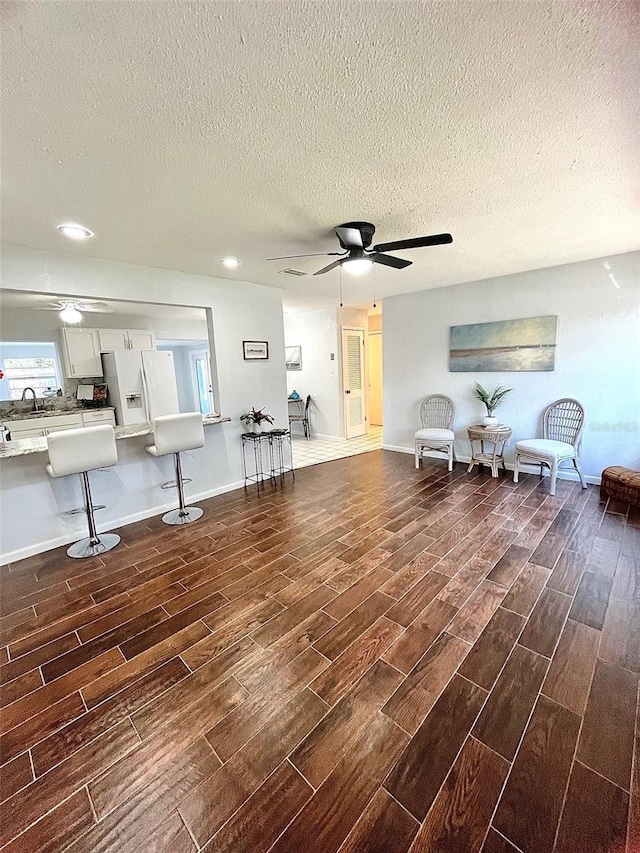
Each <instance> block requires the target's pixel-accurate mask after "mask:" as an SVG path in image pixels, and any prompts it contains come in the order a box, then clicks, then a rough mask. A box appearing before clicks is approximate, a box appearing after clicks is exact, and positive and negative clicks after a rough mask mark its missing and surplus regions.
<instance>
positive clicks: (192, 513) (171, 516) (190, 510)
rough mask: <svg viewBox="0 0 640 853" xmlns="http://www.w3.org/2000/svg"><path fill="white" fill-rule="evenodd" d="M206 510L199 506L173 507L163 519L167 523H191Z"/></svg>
mask: <svg viewBox="0 0 640 853" xmlns="http://www.w3.org/2000/svg"><path fill="white" fill-rule="evenodd" d="M203 514H204V510H202V509H200V507H198V506H186V507H185V508H184V509H172V510H169V512H165V514H164V515H163V516H162V520H163V522H164V523H165V524H190V523H191V522H192V521H197V520H198V519H199V518H202V516H203Z"/></svg>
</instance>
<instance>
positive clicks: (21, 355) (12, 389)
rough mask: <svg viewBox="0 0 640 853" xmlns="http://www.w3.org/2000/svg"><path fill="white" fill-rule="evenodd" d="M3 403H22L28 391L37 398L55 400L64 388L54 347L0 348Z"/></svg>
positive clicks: (17, 345)
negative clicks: (5, 401)
mask: <svg viewBox="0 0 640 853" xmlns="http://www.w3.org/2000/svg"><path fill="white" fill-rule="evenodd" d="M0 374H2V376H1V377H0V399H2V400H21V399H22V394H23V392H24V389H25V388H33V390H34V391H35V394H36V397H47V396H54V395H55V394H56V391H57V389H58V388H62V377H61V372H60V364H59V361H58V356H57V353H56V347H55V344H54V343H46V342H45V343H2V344H0Z"/></svg>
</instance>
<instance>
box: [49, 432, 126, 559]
mask: <svg viewBox="0 0 640 853" xmlns="http://www.w3.org/2000/svg"><path fill="white" fill-rule="evenodd" d="M47 449H48V451H49V464H48V465H47V474H49V475H50V476H51V477H67V476H69V475H70V474H80V481H81V483H82V496H83V498H84V511H85V512H86V514H87V521H88V522H89V536H88V538H86V539H81V540H80V541H79V542H74V544H73V545H71V547H70V548H68V549H67V554H68V555H69V556H70V557H74V558H76V559H83V558H85V557H97V556H98V555H99V554H104V553H105V552H106V551H110V550H111V549H112V548H115V547H116V545H117V544H118V542H120V537H119V536H118V535H117V534H116V533H102V534H100V536H98V534H97V532H96V522H95V518H94V515H93V510H94V506H93V504H92V502H91V489H90V488H89V473H88V472H89V471H95V470H96V469H97V468H109V467H111V465H115V464H116V462H117V461H118V452H117V450H116V439H115V433H114V431H113V427H112V426H110V425H109V424H101V425H100V426H92V427H81V428H80V429H67V430H61V431H60V432H56V433H53V434H52V435H49V436H47Z"/></svg>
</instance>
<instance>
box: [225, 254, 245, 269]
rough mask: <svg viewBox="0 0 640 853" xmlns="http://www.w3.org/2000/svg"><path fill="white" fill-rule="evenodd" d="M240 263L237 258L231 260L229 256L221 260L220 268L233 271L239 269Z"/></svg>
mask: <svg viewBox="0 0 640 853" xmlns="http://www.w3.org/2000/svg"><path fill="white" fill-rule="evenodd" d="M241 263H242V261H239V260H238V259H237V258H233V257H231V256H229V257H226V258H222V266H223V267H226V268H227V269H228V270H234V269H236V267H239V266H240V264H241Z"/></svg>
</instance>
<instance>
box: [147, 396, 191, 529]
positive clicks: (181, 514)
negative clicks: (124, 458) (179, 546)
mask: <svg viewBox="0 0 640 853" xmlns="http://www.w3.org/2000/svg"><path fill="white" fill-rule="evenodd" d="M153 440H154V444H151V445H150V446H149V447H146V448H145V449H146V451H147V453H150V454H151V455H152V456H167V455H168V454H169V453H173V454H174V456H175V466H176V486H177V487H178V501H179V507H178V509H172V510H170V511H169V512H166V513H165V514H164V515H163V516H162V520H163V521H164V523H165V524H189V523H190V522H191V521H197V520H198V519H199V518H200V517H201V516H202V512H203V511H202V510H201V509H200V507H197V506H185V504H184V488H183V484H182V466H181V464H180V454H181V453H182V451H184V450H197V449H198V448H199V447H204V426H203V424H202V415H201V414H200V412H186V413H184V414H181V415H162V416H161V417H159V418H156V419H155V420H154V422H153Z"/></svg>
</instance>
